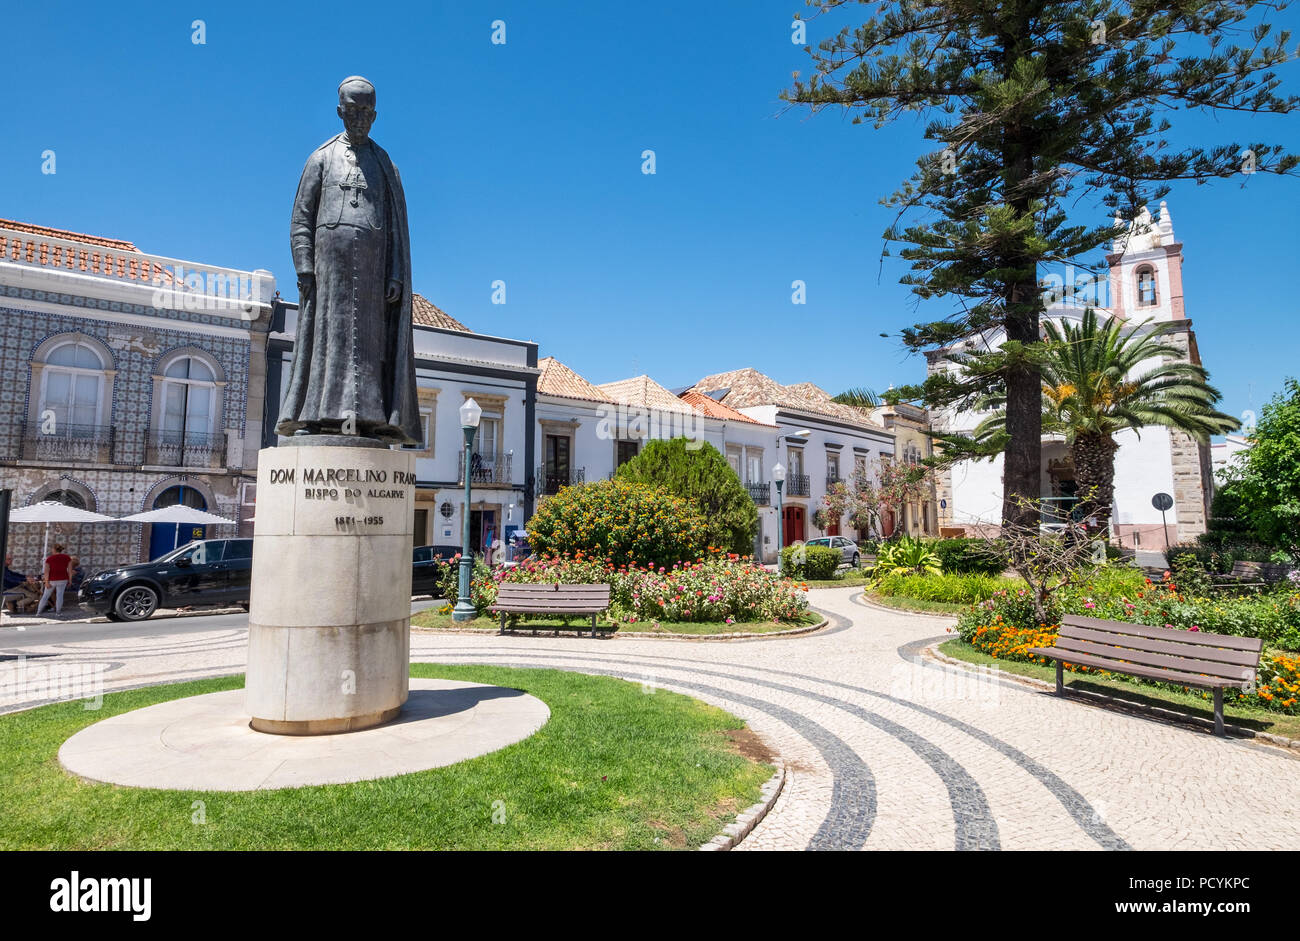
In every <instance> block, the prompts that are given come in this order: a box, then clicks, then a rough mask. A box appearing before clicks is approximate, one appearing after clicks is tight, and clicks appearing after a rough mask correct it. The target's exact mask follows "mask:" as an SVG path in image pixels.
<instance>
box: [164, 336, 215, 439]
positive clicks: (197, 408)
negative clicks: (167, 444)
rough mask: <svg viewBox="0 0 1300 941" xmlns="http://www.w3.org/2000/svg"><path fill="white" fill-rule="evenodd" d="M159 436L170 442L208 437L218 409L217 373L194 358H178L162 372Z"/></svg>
mask: <svg viewBox="0 0 1300 941" xmlns="http://www.w3.org/2000/svg"><path fill="white" fill-rule="evenodd" d="M159 393H160V397H161V399H162V402H161V406H160V414H159V416H158V430H159V431H160V432H161V433H162V434H161V437H163V438H164V439H166V440H169V441H174V442H177V443H179V442H183V441H199V440H204V441H206V440H207V439H209V438H211V437H212V436H213V435H215V434H216V431H217V419H218V417H219V412H220V409H221V400H220V398H219V387H218V385H217V374H216V371H215V370H214V369H213V367H212V366H211V365H210V364H208V363H206V362H204V361H203V360H202V359H200V358H199V357H197V356H180V357H177V358H176V359H174V360H172V361H171V362H170V363H169V364H168V365H167V366H166V367H165V368H164V369H163V375H162V382H161V383H160V386H159Z"/></svg>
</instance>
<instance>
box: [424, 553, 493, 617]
mask: <svg viewBox="0 0 1300 941" xmlns="http://www.w3.org/2000/svg"><path fill="white" fill-rule="evenodd" d="M438 589H439V593H440V594H441V595H442V599H443V600H444V601H446V602H447V603H448V604H450V605H453V606H454V605H455V604H456V602H457V601H458V600H459V599H460V553H459V552H458V553H456V555H454V556H452V559H451V561H450V562H448V563H447V564H446V565H444V566H443V567H442V573H441V574H440V575H439V577H438ZM469 600H470V602H471V603H472V604H473V605H474V610H475V612H476V613H477V614H478V615H479V616H480V617H481V616H482V615H484V614H486V613H487V610H488V608H490V607H492V605H494V604H496V600H497V583H496V579H495V577H494V576H493V573H492V569H491V568H490V567H489V566H488V564H487V563H486V562H484V561H483V559H482V558H480V557H478V556H475V557H474V567H473V569H472V570H471V571H470V582H469Z"/></svg>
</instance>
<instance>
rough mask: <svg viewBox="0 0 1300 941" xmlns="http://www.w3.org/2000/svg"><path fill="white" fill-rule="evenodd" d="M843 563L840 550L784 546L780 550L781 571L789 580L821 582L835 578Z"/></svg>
mask: <svg viewBox="0 0 1300 941" xmlns="http://www.w3.org/2000/svg"><path fill="white" fill-rule="evenodd" d="M842 561H843V559H842V557H841V555H840V550H839V549H832V548H831V547H830V546H804V545H798V546H786V547H785V548H784V549H782V550H781V571H782V573H783V574H785V575H786V576H788V577H789V578H807V579H812V580H814V581H823V580H825V579H828V578H834V577H835V570H836V569H837V568H839V567H840V563H841V562H842Z"/></svg>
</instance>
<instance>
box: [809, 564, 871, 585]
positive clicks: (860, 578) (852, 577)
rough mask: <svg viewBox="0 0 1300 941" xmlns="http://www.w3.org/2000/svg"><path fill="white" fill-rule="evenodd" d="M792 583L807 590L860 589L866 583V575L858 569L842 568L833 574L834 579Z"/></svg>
mask: <svg viewBox="0 0 1300 941" xmlns="http://www.w3.org/2000/svg"><path fill="white" fill-rule="evenodd" d="M794 581H796V582H799V584H801V585H807V586H808V587H809V588H861V587H862V586H863V585H865V584H866V583H867V574H866V572H865V571H863V570H862V569H860V568H859V569H854V568H843V569H840V570H839V571H837V572H836V573H835V577H834V578H818V579H807V578H796V579H794Z"/></svg>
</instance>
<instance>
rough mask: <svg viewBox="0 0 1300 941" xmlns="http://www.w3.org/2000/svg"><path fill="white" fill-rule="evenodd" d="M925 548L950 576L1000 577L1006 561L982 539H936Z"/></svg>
mask: <svg viewBox="0 0 1300 941" xmlns="http://www.w3.org/2000/svg"><path fill="white" fill-rule="evenodd" d="M926 548H927V549H929V550H931V551H932V552H933V553H934V554H935V555H937V556H938V557H939V564H940V566H942V567H943V570H944V572H945V573H947V574H950V575H1001V574H1002V571H1003V569H1005V568H1006V567H1007V563H1006V559H1005V557H1003V556H1002V554H1001V553H999V552H998V551H997V550H995V549H994V548H993V547H991V546H990V545H989V544H988V543H987V542H985V541H984V540H983V539H936V540H935V541H934V542H927V543H926Z"/></svg>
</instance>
